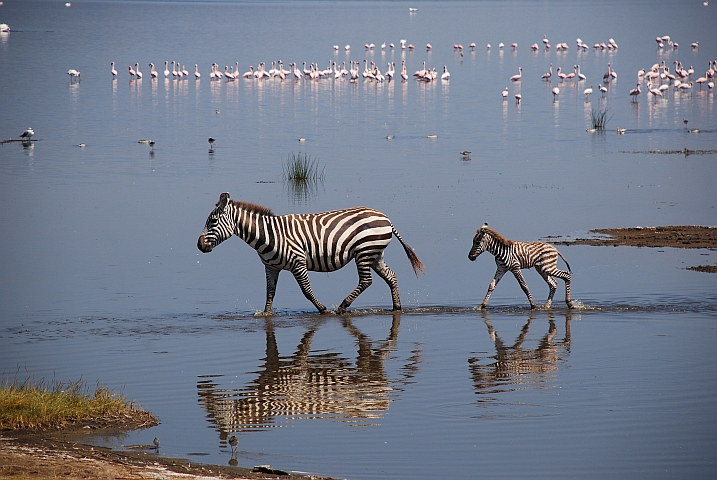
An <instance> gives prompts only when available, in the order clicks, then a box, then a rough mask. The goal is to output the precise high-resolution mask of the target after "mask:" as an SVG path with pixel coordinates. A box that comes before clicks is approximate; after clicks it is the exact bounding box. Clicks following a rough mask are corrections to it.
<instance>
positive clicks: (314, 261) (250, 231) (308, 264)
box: [197, 193, 423, 314]
mask: <svg viewBox="0 0 717 480" xmlns="http://www.w3.org/2000/svg"><path fill="white" fill-rule="evenodd" d="M232 234H234V235H236V236H238V237H239V238H241V239H242V240H244V241H245V242H246V243H247V244H248V245H249V246H250V247H252V248H253V249H254V250H256V251H257V253H258V254H259V258H260V259H261V261H262V263H263V264H264V268H265V271H266V305H265V307H264V313H265V314H271V306H272V303H273V301H274V294H275V293H276V282H277V280H278V279H279V273H280V272H281V271H282V270H289V271H290V272H291V273H292V274H293V275H294V278H295V279H296V281H297V282H298V284H299V287H301V291H302V292H303V293H304V296H305V297H306V298H307V299H309V300H310V301H311V303H313V304H314V306H315V307H316V308H317V309H318V310H319V312H320V313H324V312H325V311H326V307H325V306H324V305H323V304H322V303H321V302H319V300H318V299H317V298H316V297H315V296H314V293H313V291H312V290H311V283H310V282H309V271H312V272H332V271H334V270H338V269H339V268H341V267H343V266H344V265H346V264H347V263H349V262H350V261H351V260H352V259H355V260H356V267H357V268H358V275H359V283H358V286H357V287H356V288H355V289H354V291H353V292H351V293H350V294H349V296H348V297H346V298H345V299H344V301H343V302H341V305H339V307H338V309H337V313H344V312H346V309H347V308H348V307H349V306H350V305H351V303H352V302H353V301H354V300H356V297H358V296H359V295H360V294H361V292H363V291H364V290H366V288H367V287H368V286H369V285H371V282H372V279H371V269H373V270H374V271H375V272H376V273H378V275H379V276H380V277H381V278H383V279H384V280H385V281H386V283H387V284H388V286H389V287H390V288H391V298H392V300H393V309H394V310H400V309H401V299H400V297H399V294H398V281H397V280H396V274H395V273H393V271H392V270H391V269H390V268H389V267H388V265H386V263H385V262H384V260H383V252H384V249H385V248H386V247H387V246H388V244H389V242H390V241H391V237H392V235H396V238H398V241H399V242H401V245H403V249H404V250H405V251H406V255H408V259H409V260H410V261H411V266H412V267H413V271H414V272H415V273H416V276H418V270H420V271H423V264H422V263H421V261H420V260H419V259H418V256H417V255H416V254H415V253H414V252H413V250H412V249H411V247H409V246H408V244H406V242H404V241H403V239H402V238H401V236H400V235H399V234H398V231H396V228H395V227H394V226H393V224H392V223H391V221H390V220H389V219H388V218H387V217H386V215H384V214H383V213H381V212H378V211H376V210H373V209H370V208H366V207H354V208H347V209H345V210H335V211H331V212H324V213H313V214H290V215H281V216H277V215H275V214H274V213H273V212H272V211H271V210H270V209H269V208H266V207H262V206H260V205H255V204H252V203H247V202H237V201H234V200H231V199H230V198H229V194H228V193H222V194H221V195H220V196H219V202H217V204H216V207H215V208H214V210H213V211H212V213H211V214H209V218H207V222H206V224H205V226H204V231H202V234H201V235H200V236H199V239H198V240H197V247H198V248H199V250H201V251H202V252H204V253H209V252H211V251H212V249H214V247H216V246H217V245H219V244H220V243H222V242H223V241H224V240H226V239H227V238H229V237H231V236H232Z"/></svg>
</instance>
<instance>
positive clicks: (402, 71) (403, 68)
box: [401, 60, 408, 82]
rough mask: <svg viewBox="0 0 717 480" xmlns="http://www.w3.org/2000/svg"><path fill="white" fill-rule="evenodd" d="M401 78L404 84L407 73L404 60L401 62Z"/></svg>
mask: <svg viewBox="0 0 717 480" xmlns="http://www.w3.org/2000/svg"><path fill="white" fill-rule="evenodd" d="M401 78H402V79H403V81H404V82H405V81H406V80H408V72H407V71H406V61H405V60H402V61H401Z"/></svg>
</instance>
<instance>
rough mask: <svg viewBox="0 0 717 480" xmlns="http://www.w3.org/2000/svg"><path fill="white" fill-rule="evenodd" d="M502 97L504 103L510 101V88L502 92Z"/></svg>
mask: <svg viewBox="0 0 717 480" xmlns="http://www.w3.org/2000/svg"><path fill="white" fill-rule="evenodd" d="M501 95H502V96H503V101H504V102H505V101H506V100H508V87H505V90H503V91H502V92H501Z"/></svg>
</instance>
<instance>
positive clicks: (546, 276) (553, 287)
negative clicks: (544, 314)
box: [539, 271, 558, 308]
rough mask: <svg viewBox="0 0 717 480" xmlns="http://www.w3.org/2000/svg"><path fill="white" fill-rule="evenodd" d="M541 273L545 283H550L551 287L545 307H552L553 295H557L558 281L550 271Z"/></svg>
mask: <svg viewBox="0 0 717 480" xmlns="http://www.w3.org/2000/svg"><path fill="white" fill-rule="evenodd" d="M539 273H540V275H541V276H542V277H543V280H545V283H547V284H548V287H550V293H549V294H548V300H546V302H545V308H550V305H552V304H553V295H555V290H556V289H557V288H558V282H556V281H555V279H554V278H553V277H551V276H550V274H548V272H544V271H541V272H539Z"/></svg>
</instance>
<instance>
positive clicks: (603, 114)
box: [590, 107, 612, 130]
mask: <svg viewBox="0 0 717 480" xmlns="http://www.w3.org/2000/svg"><path fill="white" fill-rule="evenodd" d="M607 114H608V108H607V107H606V108H605V109H601V110H595V109H594V108H593V109H592V112H590V119H591V121H592V125H593V128H594V129H595V130H604V129H605V126H606V125H607V122H609V121H610V119H611V118H612V115H610V117H608V116H607Z"/></svg>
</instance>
